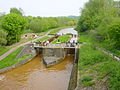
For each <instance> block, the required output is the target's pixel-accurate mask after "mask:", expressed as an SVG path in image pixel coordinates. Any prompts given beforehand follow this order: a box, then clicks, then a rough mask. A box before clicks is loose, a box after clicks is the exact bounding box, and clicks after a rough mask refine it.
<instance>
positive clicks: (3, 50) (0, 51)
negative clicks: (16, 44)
mask: <svg viewBox="0 0 120 90" xmlns="http://www.w3.org/2000/svg"><path fill="white" fill-rule="evenodd" d="M9 49H10V48H9V47H6V46H0V56H1V55H3V54H4V53H6V52H7V51H8V50H9Z"/></svg>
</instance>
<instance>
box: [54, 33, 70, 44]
mask: <svg viewBox="0 0 120 90" xmlns="http://www.w3.org/2000/svg"><path fill="white" fill-rule="evenodd" d="M68 40H70V36H69V35H64V36H59V37H58V38H57V39H56V40H54V41H53V42H52V44H59V43H63V42H67V41H68Z"/></svg>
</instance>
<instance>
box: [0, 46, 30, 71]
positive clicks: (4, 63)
mask: <svg viewBox="0 0 120 90" xmlns="http://www.w3.org/2000/svg"><path fill="white" fill-rule="evenodd" d="M22 49H23V47H20V48H18V49H17V50H16V51H14V52H13V53H11V54H10V55H8V56H7V57H6V58H4V59H3V60H1V61H0V69H2V68H5V67H9V66H11V65H14V64H16V63H18V62H19V61H21V60H24V59H27V58H28V57H30V56H31V55H25V56H23V57H21V58H18V59H16V56H17V55H18V54H19V53H20V51H21V50H22Z"/></svg>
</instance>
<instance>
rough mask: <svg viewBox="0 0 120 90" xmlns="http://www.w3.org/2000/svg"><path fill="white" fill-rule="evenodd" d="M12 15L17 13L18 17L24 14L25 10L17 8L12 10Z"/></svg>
mask: <svg viewBox="0 0 120 90" xmlns="http://www.w3.org/2000/svg"><path fill="white" fill-rule="evenodd" d="M10 13H16V14H18V15H21V16H22V14H23V10H22V9H21V8H19V9H17V8H11V9H10Z"/></svg>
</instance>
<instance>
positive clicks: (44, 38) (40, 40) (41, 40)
mask: <svg viewBox="0 0 120 90" xmlns="http://www.w3.org/2000/svg"><path fill="white" fill-rule="evenodd" d="M48 38H50V37H48V36H45V37H43V38H41V39H39V40H37V41H35V42H43V41H45V40H47V39H48Z"/></svg>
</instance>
